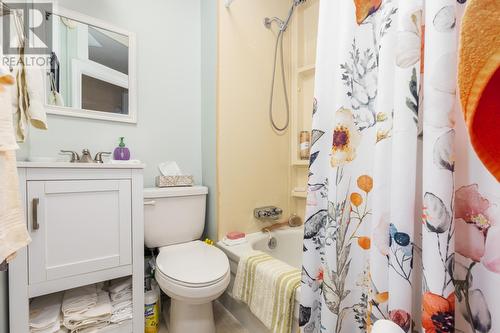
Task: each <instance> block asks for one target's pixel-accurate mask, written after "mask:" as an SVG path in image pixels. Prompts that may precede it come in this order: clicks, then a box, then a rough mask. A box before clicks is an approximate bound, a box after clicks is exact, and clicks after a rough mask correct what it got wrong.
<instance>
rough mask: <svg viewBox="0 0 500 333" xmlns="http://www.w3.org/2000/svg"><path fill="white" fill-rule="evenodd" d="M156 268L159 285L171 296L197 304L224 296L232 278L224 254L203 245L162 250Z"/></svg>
mask: <svg viewBox="0 0 500 333" xmlns="http://www.w3.org/2000/svg"><path fill="white" fill-rule="evenodd" d="M156 267H157V268H156V271H155V278H156V281H157V282H158V284H159V286H160V288H161V289H162V290H163V291H164V292H165V293H166V294H167V295H169V296H171V297H173V298H177V299H182V300H185V301H190V302H194V303H203V302H207V301H211V300H213V299H215V298H217V297H218V296H220V295H221V294H222V292H224V290H225V289H226V288H227V286H228V284H229V280H230V278H231V273H230V269H229V260H228V258H227V256H226V255H225V254H224V252H222V250H220V249H218V248H217V247H215V246H212V245H208V244H206V243H204V242H201V241H193V242H189V243H182V244H177V245H170V246H165V247H162V248H160V253H159V254H158V256H157V257H156Z"/></svg>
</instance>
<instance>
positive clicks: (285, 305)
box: [233, 251, 301, 333]
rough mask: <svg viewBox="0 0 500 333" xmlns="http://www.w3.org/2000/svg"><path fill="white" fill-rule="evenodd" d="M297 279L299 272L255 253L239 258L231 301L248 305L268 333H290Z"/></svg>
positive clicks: (265, 255)
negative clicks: (269, 332) (269, 331)
mask: <svg viewBox="0 0 500 333" xmlns="http://www.w3.org/2000/svg"><path fill="white" fill-rule="evenodd" d="M300 278H301V272H300V270H299V269H297V268H295V267H292V266H290V265H288V264H286V263H284V262H282V261H281V260H277V259H275V258H273V257H271V256H270V255H268V254H266V253H264V252H261V251H254V252H251V253H250V254H249V255H248V256H246V257H242V258H240V262H239V264H238V271H237V272H236V278H235V281H234V287H233V297H234V298H235V299H237V300H240V301H243V302H245V303H246V304H248V306H249V308H250V310H251V311H252V313H253V314H254V315H255V316H256V317H257V318H259V319H260V320H261V321H262V323H264V325H265V326H266V327H267V328H268V329H269V330H271V332H273V333H289V332H291V330H292V324H293V309H294V304H295V293H296V291H297V288H298V287H299V285H300Z"/></svg>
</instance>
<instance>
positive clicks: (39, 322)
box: [29, 293, 65, 333]
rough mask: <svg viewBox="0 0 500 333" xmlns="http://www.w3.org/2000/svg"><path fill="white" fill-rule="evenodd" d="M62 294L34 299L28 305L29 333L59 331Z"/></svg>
mask: <svg viewBox="0 0 500 333" xmlns="http://www.w3.org/2000/svg"><path fill="white" fill-rule="evenodd" d="M61 300H62V294H61V293H57V294H50V295H46V296H42V297H37V298H35V299H34V300H33V301H32V302H31V304H30V322H29V327H30V332H32V333H55V332H64V331H65V330H64V328H63V329H61V319H62V317H61Z"/></svg>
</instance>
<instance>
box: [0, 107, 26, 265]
mask: <svg viewBox="0 0 500 333" xmlns="http://www.w3.org/2000/svg"><path fill="white" fill-rule="evenodd" d="M0 112H1V111H0ZM0 184H1V186H0V263H1V262H3V261H4V260H7V262H9V261H10V259H12V258H13V255H14V254H15V253H16V251H18V250H19V249H21V248H23V247H24V246H26V245H28V243H29V242H30V241H31V238H30V236H29V234H28V230H27V229H26V222H25V220H24V214H23V209H22V206H21V200H20V197H19V180H18V176H17V165H16V154H15V152H14V151H12V150H8V151H0Z"/></svg>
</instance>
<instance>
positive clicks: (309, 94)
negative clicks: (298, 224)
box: [289, 0, 320, 218]
mask: <svg viewBox="0 0 500 333" xmlns="http://www.w3.org/2000/svg"><path fill="white" fill-rule="evenodd" d="M319 6H320V0H307V1H306V2H305V3H303V4H302V5H300V6H298V7H297V8H298V10H297V11H296V13H295V15H293V18H292V19H293V23H292V24H291V26H290V40H291V43H290V49H291V52H290V67H291V69H292V70H291V71H290V74H291V75H290V87H291V88H290V92H291V93H290V100H291V103H290V141H291V142H290V143H291V145H290V183H289V184H290V185H289V186H290V190H289V193H290V194H289V195H290V210H291V211H292V212H295V213H296V214H297V215H299V216H300V217H302V218H304V217H305V210H306V200H305V199H306V197H307V183H308V178H309V160H308V159H307V160H301V159H300V133H301V132H302V131H307V132H310V131H311V128H312V113H313V105H314V102H313V101H314V79H315V76H316V65H315V64H316V39H317V30H318V17H319Z"/></svg>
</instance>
